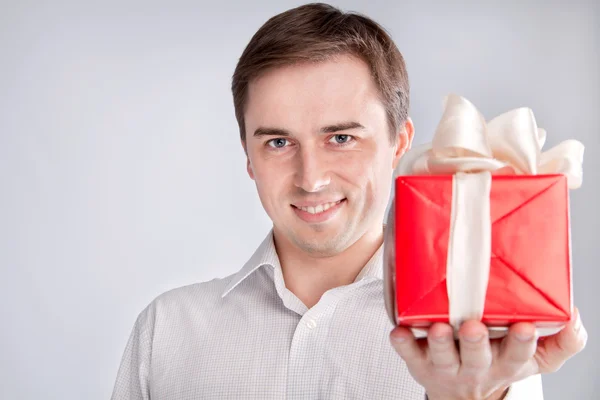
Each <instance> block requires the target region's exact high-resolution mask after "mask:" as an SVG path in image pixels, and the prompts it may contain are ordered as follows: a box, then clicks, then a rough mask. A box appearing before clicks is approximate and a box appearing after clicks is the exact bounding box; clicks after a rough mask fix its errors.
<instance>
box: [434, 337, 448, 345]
mask: <svg viewBox="0 0 600 400" xmlns="http://www.w3.org/2000/svg"><path fill="white" fill-rule="evenodd" d="M433 339H434V340H435V341H436V342H440V343H446V342H447V341H448V336H443V335H442V336H434V337H433Z"/></svg>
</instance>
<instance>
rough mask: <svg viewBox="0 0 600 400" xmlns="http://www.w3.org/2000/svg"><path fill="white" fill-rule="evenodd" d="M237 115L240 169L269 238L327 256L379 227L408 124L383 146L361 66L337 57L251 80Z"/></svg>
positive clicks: (382, 123) (383, 132)
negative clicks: (242, 126)
mask: <svg viewBox="0 0 600 400" xmlns="http://www.w3.org/2000/svg"><path fill="white" fill-rule="evenodd" d="M245 121H246V144H245V146H246V151H247V154H248V173H249V174H250V177H251V178H252V179H254V180H255V183H256V187H257V189H258V194H259V197H260V200H261V203H262V205H263V207H264V208H265V211H266V212H267V214H268V215H269V217H270V218H271V220H272V221H273V225H274V233H275V236H276V240H287V241H289V242H290V243H292V244H293V245H295V246H297V247H298V248H300V249H301V250H304V251H306V252H309V253H312V254H314V255H321V256H330V255H334V254H338V253H340V252H342V251H343V250H345V249H346V248H348V247H349V246H351V245H352V244H353V243H355V242H356V241H357V240H359V239H360V238H361V237H363V236H364V235H365V234H380V233H381V229H382V223H383V218H384V213H385V209H386V206H387V202H388V198H389V194H390V189H391V184H392V173H393V169H394V168H395V166H396V163H397V161H398V159H399V157H400V156H401V155H402V153H403V152H404V151H405V150H406V148H407V146H408V145H409V144H410V140H411V139H412V124H411V122H410V121H408V122H407V123H406V124H405V126H404V128H403V129H402V131H401V132H399V133H398V135H399V136H398V140H397V143H396V144H395V145H392V143H391V141H390V132H389V127H388V122H387V118H386V112H385V109H384V106H383V104H382V102H381V101H380V100H379V96H378V91H377V87H376V86H375V83H374V82H373V80H372V78H371V74H370V70H369V68H368V66H367V64H366V63H364V62H362V61H360V60H358V59H356V58H354V57H349V56H341V57H338V58H336V59H333V60H331V61H327V62H322V63H315V64H302V65H294V66H288V67H283V68H279V69H275V70H271V71H269V72H267V73H266V74H265V75H263V76H261V77H260V78H258V79H257V80H255V81H253V82H252V83H251V84H250V86H249V92H248V103H247V109H246V113H245ZM407 128H408V129H407Z"/></svg>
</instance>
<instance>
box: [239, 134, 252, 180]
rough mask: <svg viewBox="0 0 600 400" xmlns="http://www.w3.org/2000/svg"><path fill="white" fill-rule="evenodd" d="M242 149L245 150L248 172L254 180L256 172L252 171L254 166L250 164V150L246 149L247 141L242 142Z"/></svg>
mask: <svg viewBox="0 0 600 400" xmlns="http://www.w3.org/2000/svg"><path fill="white" fill-rule="evenodd" d="M242 147H243V148H244V154H246V171H248V176H249V177H250V179H252V180H254V171H253V170H252V164H251V163H250V157H249V156H248V148H247V147H246V141H245V140H242Z"/></svg>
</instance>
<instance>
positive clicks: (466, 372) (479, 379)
mask: <svg viewBox="0 0 600 400" xmlns="http://www.w3.org/2000/svg"><path fill="white" fill-rule="evenodd" d="M461 375H462V376H461V379H460V380H461V384H463V385H465V386H467V387H472V388H474V387H479V386H481V385H482V384H483V383H484V382H485V378H486V373H485V371H484V370H481V369H472V368H465V369H463V371H462V374H461Z"/></svg>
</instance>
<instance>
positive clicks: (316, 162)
mask: <svg viewBox="0 0 600 400" xmlns="http://www.w3.org/2000/svg"><path fill="white" fill-rule="evenodd" d="M297 154H298V164H297V165H298V167H297V168H298V169H297V171H296V177H295V182H294V184H295V185H296V186H297V187H299V188H301V189H304V190H305V191H306V192H318V191H319V190H320V189H322V188H324V187H326V186H327V185H329V182H330V181H331V179H330V177H329V170H328V168H327V165H326V162H324V160H321V159H320V156H319V153H318V150H316V151H315V150H314V149H301V150H300V151H299V152H298V153H297Z"/></svg>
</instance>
